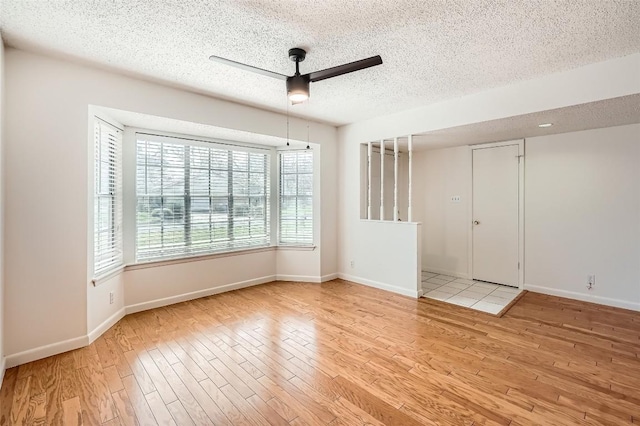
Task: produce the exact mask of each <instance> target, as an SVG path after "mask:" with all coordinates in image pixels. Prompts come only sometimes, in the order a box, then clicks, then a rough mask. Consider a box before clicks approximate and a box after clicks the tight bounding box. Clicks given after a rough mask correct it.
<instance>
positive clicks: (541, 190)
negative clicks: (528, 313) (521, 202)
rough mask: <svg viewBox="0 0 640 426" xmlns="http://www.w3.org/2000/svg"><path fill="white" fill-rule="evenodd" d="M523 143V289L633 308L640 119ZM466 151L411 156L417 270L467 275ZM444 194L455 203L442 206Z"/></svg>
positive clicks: (639, 278)
mask: <svg viewBox="0 0 640 426" xmlns="http://www.w3.org/2000/svg"><path fill="white" fill-rule="evenodd" d="M525 146H526V148H525V151H526V154H525V189H524V198H525V211H524V216H525V235H524V239H525V248H524V252H525V262H524V273H525V288H526V289H529V290H533V291H539V292H543V293H548V294H555V295H559V296H565V297H571V298H576V299H581V300H589V301H593V302H596V303H602V304H608V305H612V306H620V307H626V308H631V309H637V310H640V168H639V167H638V164H640V125H638V124H636V125H631V126H620V127H610V128H606V129H597V130H588V131H583V132H572V133H564V134H559V135H550V136H544V137H536V138H530V139H527V140H526V142H525ZM469 151H470V150H469V147H468V146H464V147H456V148H446V149H439V150H433V151H425V152H421V153H418V154H416V155H415V156H414V159H415V160H416V164H415V167H414V170H416V169H417V170H419V171H420V174H419V177H417V179H419V181H418V182H417V183H416V184H417V185H418V184H419V185H420V187H419V188H416V191H417V192H416V194H415V197H414V199H415V200H416V203H420V209H421V211H420V212H419V213H417V214H418V215H419V218H420V220H422V221H423V228H424V232H423V269H426V270H433V271H436V272H442V273H448V274H451V275H458V276H465V274H467V273H468V232H469V226H468V223H469V220H471V218H470V216H469V212H470V209H469V202H470V197H471V194H469V193H468V192H469V190H470V187H471V158H470V153H469ZM452 195H461V196H462V202H461V203H459V204H458V203H451V201H450V199H451V196H452ZM590 274H595V275H596V281H597V283H596V286H595V288H594V289H593V290H591V291H589V290H587V288H586V283H587V275H590Z"/></svg>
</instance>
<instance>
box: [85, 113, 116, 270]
mask: <svg viewBox="0 0 640 426" xmlns="http://www.w3.org/2000/svg"><path fill="white" fill-rule="evenodd" d="M91 122H92V124H93V151H92V154H93V162H92V163H93V164H92V173H93V189H92V193H91V194H92V199H93V200H92V201H93V215H92V216H93V217H92V224H93V229H92V230H93V235H92V241H93V246H92V253H91V255H92V275H93V276H94V277H103V276H106V275H109V274H111V273H112V272H113V271H115V270H118V269H121V268H122V267H123V266H124V232H123V231H124V226H123V222H124V196H123V192H124V190H123V189H124V188H123V186H124V177H123V143H124V142H123V141H124V135H123V134H124V131H123V129H121V128H119V127H118V126H116V125H114V124H112V123H110V122H109V121H107V120H105V119H103V118H101V117H98V116H97V115H94V116H92V120H91ZM105 128H106V129H108V134H107V136H106V137H107V138H109V137H110V135H114V136H115V141H114V143H108V144H107V148H108V152H107V153H104V152H103V150H102V143H103V140H102V139H103V134H102V132H103V129H105ZM98 132H99V134H98ZM105 154H106V155H107V157H108V161H107V163H108V164H109V171H108V173H107V176H108V178H107V179H108V191H106V192H104V191H101V189H102V185H101V182H102V176H103V173H102V165H103V164H104V163H105V162H104V161H103V160H102V159H103V155H105ZM104 199H107V200H109V208H108V211H109V215H108V216H109V219H108V222H109V225H108V227H107V228H106V232H107V234H109V236H108V240H109V242H108V247H109V249H108V250H105V253H98V249H99V248H100V247H101V246H100V245H99V244H98V241H99V240H100V238H99V234H101V233H102V232H103V231H102V230H101V229H100V219H99V217H98V216H99V211H100V209H99V205H100V204H101V203H100V202H99V200H104ZM108 259H112V261H111V262H109V263H106V264H105V265H104V266H101V267H98V266H99V264H101V263H102V262H104V261H105V260H108Z"/></svg>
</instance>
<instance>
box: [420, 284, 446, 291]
mask: <svg viewBox="0 0 640 426" xmlns="http://www.w3.org/2000/svg"><path fill="white" fill-rule="evenodd" d="M440 287H442V286H441V285H440V284H433V283H422V288H423V289H425V290H428V291H431V290H435V289H437V288H440Z"/></svg>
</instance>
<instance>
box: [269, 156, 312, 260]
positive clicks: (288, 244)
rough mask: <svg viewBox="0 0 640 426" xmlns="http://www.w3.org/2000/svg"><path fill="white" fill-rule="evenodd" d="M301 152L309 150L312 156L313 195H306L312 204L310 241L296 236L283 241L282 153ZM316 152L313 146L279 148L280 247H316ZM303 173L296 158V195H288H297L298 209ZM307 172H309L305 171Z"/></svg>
mask: <svg viewBox="0 0 640 426" xmlns="http://www.w3.org/2000/svg"><path fill="white" fill-rule="evenodd" d="M292 152H295V153H299V152H308V153H309V154H310V156H311V173H310V174H311V195H308V196H305V197H309V201H310V205H311V226H310V229H311V231H310V235H309V241H300V240H299V238H296V240H295V241H290V242H287V241H282V210H283V209H282V202H283V196H284V194H283V188H282V174H283V167H282V155H283V154H284V155H286V154H287V153H292ZM315 156H316V154H315V152H314V150H313V149H311V148H286V149H279V150H278V157H277V162H278V174H277V177H276V178H277V190H278V194H277V200H276V202H277V205H278V217H277V235H276V244H277V246H278V247H283V248H295V247H300V248H305V249H308V248H311V247H315V222H316V206H315V193H316V191H315V189H316V188H315V180H316V168H315ZM288 174H292V173H288ZM300 174H301V173H300V172H299V171H298V160H297V159H296V173H295V175H296V195H295V196H291V195H288V196H287V197H295V200H296V209H297V204H298V203H297V201H298V198H299V197H300V195H299V193H298V192H299V185H298V182H299V180H298V176H299V175H300ZM305 174H307V173H305ZM295 220H296V226H297V222H298V221H299V219H298V215H297V213H296V219H295Z"/></svg>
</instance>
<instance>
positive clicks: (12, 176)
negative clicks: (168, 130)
mask: <svg viewBox="0 0 640 426" xmlns="http://www.w3.org/2000/svg"><path fill="white" fill-rule="evenodd" d="M5 59H6V67H5V69H6V79H7V85H6V89H7V90H6V101H7V105H8V106H9V108H7V111H6V114H7V115H6V119H7V120H6V124H7V126H6V138H5V145H6V150H5V159H6V162H5V165H6V167H5V175H4V176H5V179H6V181H5V183H6V185H7V191H6V197H5V206H6V208H5V214H6V216H5V220H6V225H7V226H6V234H5V241H6V246H5V247H6V248H5V265H6V268H5V283H6V298H7V300H10V301H11V303H8V304H7V306H6V308H7V309H6V313H5V319H6V321H7V324H19V326H14V327H10V328H7V330H6V338H5V342H6V353H7V354H10V355H15V354H23V355H24V354H25V353H26V354H27V355H28V354H31V355H33V353H32V352H30V351H34V350H35V351H36V352H37V348H41V347H43V346H44V345H50V344H53V345H54V346H55V345H58V346H56V347H57V348H59V349H69V348H71V347H72V346H74V345H75V346H79V345H80V340H79V339H81V338H82V337H83V336H85V337H86V335H87V333H88V332H91V331H93V330H92V327H95V326H97V325H99V324H103V323H104V321H106V320H108V319H109V317H110V316H112V315H113V314H114V313H117V312H118V310H120V309H122V306H123V304H124V303H126V301H125V300H124V298H123V296H124V295H122V291H123V290H122V289H123V285H124V286H126V287H127V290H128V289H129V287H131V289H132V293H131V298H130V299H131V303H137V302H139V301H142V300H143V297H144V296H143V294H142V293H146V294H147V296H146V297H148V298H149V299H148V300H152V298H153V297H156V296H160V297H163V296H164V295H166V294H168V293H163V292H161V291H160V289H159V290H158V293H157V294H156V293H155V292H154V291H149V292H147V291H146V290H145V291H143V292H139V291H138V290H136V288H137V285H138V284H140V285H142V284H145V285H146V286H147V287H148V286H150V285H152V284H151V282H152V275H150V271H149V270H144V271H142V270H138V271H132V272H131V273H129V272H127V273H126V276H125V278H123V279H124V282H123V281H121V280H118V279H115V280H106V281H105V282H104V283H102V284H101V285H100V286H99V287H93V285H92V284H91V283H90V282H89V279H88V278H89V277H88V274H87V271H88V256H87V237H88V225H89V224H88V223H87V222H88V214H87V213H88V201H89V200H88V187H87V182H88V171H89V165H88V164H87V163H88V161H87V158H88V148H87V147H88V141H87V136H88V134H89V129H88V126H87V123H88V120H87V114H88V105H100V106H104V107H109V108H116V109H121V110H127V111H133V112H140V113H144V114H150V115H156V116H160V117H168V118H173V119H177V120H184V121H191V122H196V123H202V124H209V125H214V126H220V127H226V128H232V129H238V130H244V131H250V132H255V133H262V134H267V135H272V136H279V137H284V136H286V118H285V117H284V116H282V115H281V114H277V113H273V112H267V111H264V110H259V109H256V108H251V107H247V106H243V105H239V104H234V103H230V102H226V101H222V100H218V99H214V98H210V97H207V96H203V95H199V94H195V93H191V92H186V91H183V90H178V89H175V88H169V87H166V86H161V85H158V84H154V83H150V82H146V81H141V80H136V79H133V78H129V77H124V76H121V75H117V74H113V73H109V72H105V71H102V70H98V69H93V68H88V67H84V66H80V65H76V64H73V63H69V62H65V61H61V60H57V59H51V58H48V57H44V56H40V55H35V54H31V53H27V52H24V51H19V50H15V49H7V51H6V56H5ZM290 131H291V137H292V139H298V140H304V139H305V138H306V135H307V133H306V131H307V122H306V121H302V120H298V119H291V130H290ZM311 139H312V142H314V143H317V144H319V145H320V146H321V152H322V154H321V155H322V164H323V168H322V171H321V174H322V175H321V176H320V177H319V178H320V179H321V182H322V185H321V188H320V194H321V197H322V206H321V209H322V211H321V212H320V214H319V215H318V216H317V217H318V218H319V220H321V223H320V224H319V233H320V238H319V239H318V240H319V241H318V244H319V247H318V249H317V250H315V251H307V252H304V254H301V255H300V259H299V261H300V262H301V263H302V264H304V263H305V262H307V263H308V264H309V265H310V266H309V271H310V272H308V273H305V275H312V274H317V270H318V267H317V265H318V264H321V265H322V266H321V270H322V274H325V273H326V274H330V273H333V272H335V252H336V249H335V246H331V244H333V243H334V242H335V241H336V229H335V210H336V205H335V199H336V182H337V180H336V179H335V176H334V173H335V171H334V170H333V167H332V165H333V164H335V154H336V147H335V145H336V129H335V128H334V127H332V126H326V125H321V124H318V123H312V125H311ZM43 205H44V206H45V207H43ZM320 244H321V246H320ZM228 262H231V261H228V259H227V261H224V262H222V261H216V262H214V263H215V264H216V268H213V267H212V266H211V265H213V264H214V263H211V264H209V263H207V264H206V265H205V266H203V268H204V270H206V271H208V273H210V274H211V275H215V274H216V273H217V270H219V269H220V268H222V267H223V266H222V264H224V265H225V266H224V268H226V265H227V264H228ZM256 262H257V263H258V264H260V262H262V257H261V256H257V257H256V259H253V258H252V259H251V260H248V259H245V262H244V263H243V264H242V265H239V264H238V263H237V262H231V263H229V264H230V265H232V266H231V268H235V269H237V272H238V274H237V275H234V277H233V278H232V277H230V276H229V275H224V277H225V278H226V279H228V280H233V281H244V280H247V279H249V278H253V279H257V278H260V277H262V276H263V275H264V274H265V270H264V268H257V269H256V270H253V269H252V265H254V264H256ZM274 264H275V262H274ZM194 265H195V264H194V263H188V264H184V266H180V267H174V266H172V267H170V268H169V269H165V270H163V271H162V273H166V274H168V275H171V276H176V277H177V276H178V275H174V274H175V273H176V271H181V272H184V271H185V269H184V268H186V269H190V267H195V266H194ZM332 268H333V269H332ZM247 270H249V271H250V274H251V277H249V276H248V275H247ZM199 271H202V269H200V270H199ZM267 272H271V271H267ZM186 276H189V277H190V276H191V273H187V274H186ZM138 279H139V280H140V282H139V283H138V282H137V281H136V280H138ZM218 279H219V278H218V277H216V278H212V280H211V281H208V282H207V283H214V284H216V283H220V282H221V281H218ZM141 283H142V284H141ZM207 283H205V282H204V281H197V282H196V281H191V282H189V283H186V284H184V285H185V288H184V290H186V291H188V290H192V289H196V288H200V287H202V286H204V285H208V284H207ZM227 284H229V283H227ZM164 290H167V289H166V288H164ZM176 290H177V291H181V290H182V288H180V289H176ZM110 291H113V292H114V293H116V294H115V296H116V300H119V301H122V302H121V303H122V304H120V303H116V304H114V305H112V306H109V305H108V304H109V299H108V293H109V292H110ZM65 341H66V342H67V343H65V344H60V342H65ZM49 349H51V348H49ZM49 349H47V350H49ZM51 350H52V349H51ZM38 353H40V354H42V352H38ZM31 355H29V356H26V358H25V357H22V358H20V359H28V358H29V357H32V356H31ZM18 358H19V357H18Z"/></svg>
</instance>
